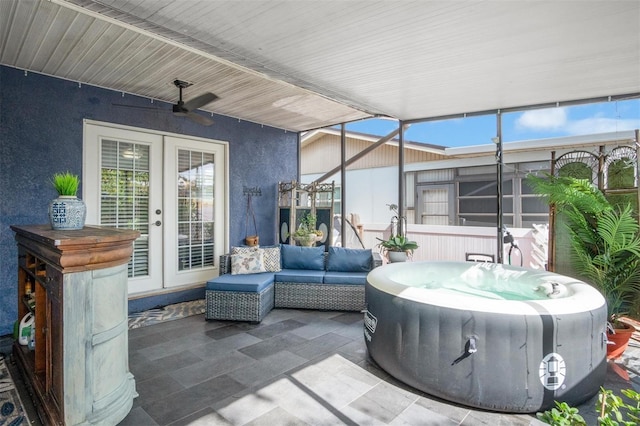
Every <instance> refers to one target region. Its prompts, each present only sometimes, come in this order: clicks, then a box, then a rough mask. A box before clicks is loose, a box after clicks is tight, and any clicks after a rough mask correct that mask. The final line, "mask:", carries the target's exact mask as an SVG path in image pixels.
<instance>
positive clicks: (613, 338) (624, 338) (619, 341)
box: [607, 324, 635, 359]
mask: <svg viewBox="0 0 640 426" xmlns="http://www.w3.org/2000/svg"><path fill="white" fill-rule="evenodd" d="M616 326H617V327H620V325H619V324H617V325H616ZM624 326H625V327H626V328H615V334H614V333H610V332H607V340H608V341H609V342H610V343H608V344H607V359H617V358H620V356H622V353H623V352H624V351H625V349H627V346H629V339H630V338H631V335H632V334H633V332H634V331H635V328H633V327H632V326H630V325H627V324H624ZM611 343H613V344H611Z"/></svg>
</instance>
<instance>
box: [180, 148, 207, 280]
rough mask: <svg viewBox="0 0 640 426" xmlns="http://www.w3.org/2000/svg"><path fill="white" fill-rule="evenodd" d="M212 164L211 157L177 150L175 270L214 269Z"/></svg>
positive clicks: (204, 153) (203, 153)
mask: <svg viewBox="0 0 640 426" xmlns="http://www.w3.org/2000/svg"><path fill="white" fill-rule="evenodd" d="M214 182H215V162H214V156H213V154H211V153H206V152H198V151H190V150H186V149H179V150H178V176H177V179H176V185H177V188H176V191H177V194H178V199H177V205H178V252H177V259H176V260H177V262H178V270H179V271H182V270H192V269H199V268H203V267H207V266H214V258H213V241H214V219H215V218H214V201H215V196H214V195H215V185H214Z"/></svg>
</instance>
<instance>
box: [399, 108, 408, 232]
mask: <svg viewBox="0 0 640 426" xmlns="http://www.w3.org/2000/svg"><path fill="white" fill-rule="evenodd" d="M398 131H399V133H398V234H399V235H403V236H406V235H405V232H404V231H405V229H406V225H407V224H406V219H405V214H404V198H405V197H404V195H405V194H404V189H405V188H404V187H405V182H404V122H403V121H398Z"/></svg>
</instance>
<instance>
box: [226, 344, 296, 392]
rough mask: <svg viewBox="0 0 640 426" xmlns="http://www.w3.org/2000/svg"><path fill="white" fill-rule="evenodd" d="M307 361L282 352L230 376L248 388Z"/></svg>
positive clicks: (270, 379)
mask: <svg viewBox="0 0 640 426" xmlns="http://www.w3.org/2000/svg"><path fill="white" fill-rule="evenodd" d="M305 361H306V360H305V359H304V358H301V357H299V356H297V355H294V354H292V353H291V352H288V351H281V352H277V353H275V354H272V355H270V356H267V357H265V358H263V359H261V360H259V361H257V362H255V363H253V364H251V365H249V366H246V367H243V368H238V369H236V370H235V371H232V372H231V373H229V376H230V377H232V378H233V379H235V380H237V381H238V382H240V383H242V384H243V385H245V386H247V387H251V386H257V385H262V384H263V383H265V382H270V381H273V380H275V379H276V378H278V377H279V376H281V375H282V374H283V373H285V372H287V371H289V370H291V369H296V368H298V366H300V365H302V364H304V362H305Z"/></svg>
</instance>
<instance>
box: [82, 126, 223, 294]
mask: <svg viewBox="0 0 640 426" xmlns="http://www.w3.org/2000/svg"><path fill="white" fill-rule="evenodd" d="M93 126H98V127H104V128H108V129H109V130H115V131H118V130H124V131H131V132H136V133H140V134H141V135H148V136H147V137H148V138H149V139H148V140H149V141H158V140H159V141H160V142H159V143H160V147H161V148H162V149H161V151H162V150H163V149H164V146H165V141H164V139H165V138H167V137H169V138H177V139H179V140H182V141H191V142H200V143H203V142H204V143H207V144H215V145H216V146H218V147H219V148H221V149H222V157H223V158H222V159H220V160H219V161H220V163H219V164H221V165H223V166H224V171H225V172H224V173H223V174H224V176H223V177H222V179H221V180H222V182H217V184H218V185H221V188H222V189H223V191H222V192H223V194H224V196H223V197H220V198H221V199H220V200H218V199H216V202H218V201H221V202H222V203H223V207H221V209H222V214H223V220H222V221H219V222H220V223H216V236H222V237H221V241H220V242H217V241H216V244H215V246H214V250H215V251H214V261H215V264H214V265H215V266H214V267H213V268H211V269H208V271H209V272H210V274H209V276H208V277H207V278H206V279H210V278H214V277H216V276H218V274H219V265H218V259H219V256H220V255H222V254H224V252H225V250H226V247H228V246H229V146H228V142H226V141H219V140H214V139H205V138H199V137H194V136H186V135H181V134H176V133H170V132H161V131H156V130H150V129H144V128H139V127H133V126H124V125H118V124H114V123H108V122H102V121H95V120H87V119H85V120H83V167H82V198H83V200H84V201H85V203H86V204H87V224H92V223H93V224H99V223H100V219H99V211H100V210H99V206H100V194H99V193H98V191H96V190H95V188H98V187H99V182H100V167H97V165H98V164H99V159H100V152H99V149H96V146H95V143H94V144H92V142H94V141H95V140H96V133H95V127H93ZM92 127H93V129H92ZM143 139H144V140H147V139H146V137H144V138H143ZM149 143H151V142H149ZM219 153H220V152H219ZM151 155H153V153H151ZM166 161H167V159H166V154H165V159H164V160H161V161H160V164H161V165H162V167H165V164H166ZM217 161H218V160H217ZM93 165H96V166H93ZM162 185H165V183H164V182H163V184H162ZM162 190H163V189H162V188H160V191H162ZM165 207H166V206H163V207H162V208H163V214H162V218H161V219H160V220H162V222H163V223H169V222H170V221H173V220H175V217H174V218H171V217H169V216H168V215H166V214H165V213H167V214H170V212H167V211H166V208H165ZM149 208H150V209H152V210H155V209H156V207H155V206H153V205H151V204H150V206H149ZM149 218H150V219H152V221H155V220H156V219H157V217H156V215H155V214H152V212H149ZM152 228H156V229H161V230H164V228H165V226H162V227H161V228H160V227H155V226H152V227H151V228H150V231H149V232H152V231H151V229H152ZM165 232H166V231H165ZM162 240H163V241H166V240H167V235H162ZM166 244H167V243H166V242H165V243H164V244H163V246H166ZM165 255H166V253H163V252H162V251H161V252H159V254H158V253H154V254H153V257H150V259H149V262H150V265H149V267H150V268H151V267H158V266H159V267H160V268H161V270H162V269H164V268H163V266H162V264H163V263H165V262H164V260H165V258H164V256H165ZM150 256H151V255H150ZM162 273H163V272H162ZM162 273H161V274H162ZM206 279H204V278H202V277H201V278H200V279H199V280H198V281H197V282H188V283H185V282H182V283H179V284H180V285H179V286H175V285H169V286H167V285H165V284H164V282H165V277H164V276H161V277H160V280H161V282H162V283H163V284H162V285H161V286H160V287H159V288H158V287H157V286H156V287H155V288H150V285H149V283H146V284H142V283H140V285H136V278H131V279H129V286H130V292H129V294H130V295H135V296H140V295H144V294H154V293H163V292H166V291H174V290H178V289H185V288H191V287H200V286H202V285H203V283H204V281H206ZM139 280H141V279H139Z"/></svg>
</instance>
